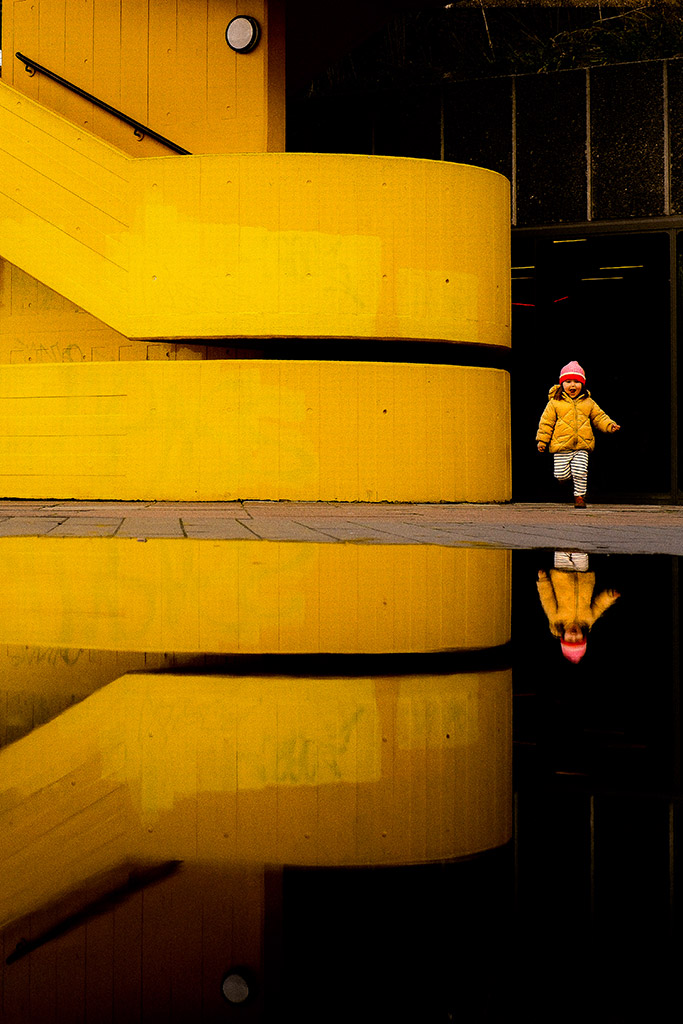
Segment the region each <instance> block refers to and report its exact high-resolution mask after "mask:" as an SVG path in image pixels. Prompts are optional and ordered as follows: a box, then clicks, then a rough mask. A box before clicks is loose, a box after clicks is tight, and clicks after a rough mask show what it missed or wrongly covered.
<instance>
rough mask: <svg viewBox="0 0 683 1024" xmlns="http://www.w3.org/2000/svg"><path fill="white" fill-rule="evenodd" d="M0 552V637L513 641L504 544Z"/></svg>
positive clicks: (70, 644)
mask: <svg viewBox="0 0 683 1024" xmlns="http://www.w3.org/2000/svg"><path fill="white" fill-rule="evenodd" d="M1 551H2V565H3V579H4V584H3V588H2V590H1V591H0V644H2V645H3V646H4V645H5V644H10V645H19V644H24V645H27V646H28V647H33V646H36V647H43V648H45V647H47V648H62V649H64V648H75V649H79V650H80V649H84V648H87V649H93V650H100V651H104V650H107V651H140V652H164V651H172V652H177V653H180V652H184V653H195V654H198V653H215V654H268V653H271V654H277V653H280V654H304V653H331V654H377V653H391V652H421V651H439V650H478V649H483V648H490V647H496V646H499V645H501V644H505V643H507V642H508V640H509V639H510V553H509V552H508V551H494V550H485V549H482V548H475V549H467V548H447V547H439V546H437V545H405V546H404V545H401V544H391V545H386V546H380V545H377V544H374V545H367V546H363V545H352V544H334V543H330V544H315V543H296V542H290V543H276V542H272V541H262V540H229V541H209V540H190V539H185V540H153V539H150V540H148V541H147V542H146V543H145V544H140V543H138V542H137V541H135V540H123V539H120V540H119V539H116V538H94V539H92V538H91V539H79V538H50V537H38V538H35V537H6V538H3V540H2V548H1ZM47 667H49V665H48V666H46V668H47ZM61 667H62V666H61V665H60V668H61ZM33 673H34V676H35V678H34V680H33V681H34V684H35V689H36V692H40V690H41V686H40V667H39V666H38V665H36V666H34V668H33ZM82 673H83V668H79V669H77V670H76V674H82ZM76 688H77V689H80V688H81V687H80V686H79V684H78V683H77V684H76ZM0 689H2V676H0ZM68 689H69V692H72V687H71V685H69V684H68Z"/></svg>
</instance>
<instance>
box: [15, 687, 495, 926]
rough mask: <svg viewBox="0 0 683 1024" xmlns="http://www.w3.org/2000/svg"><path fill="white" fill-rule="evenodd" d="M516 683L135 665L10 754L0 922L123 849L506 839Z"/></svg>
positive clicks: (290, 854) (278, 850)
mask: <svg viewBox="0 0 683 1024" xmlns="http://www.w3.org/2000/svg"><path fill="white" fill-rule="evenodd" d="M511 682H512V679H511V672H510V671H498V672H475V673H463V674H458V675H439V676H434V675H430V674H425V675H422V674H421V675H416V676H395V677H385V676H383V677H380V678H373V677H361V678H342V677H339V678H334V679H330V678H324V679H321V678H306V679H296V678H291V677H278V676H275V677H265V678H264V677H219V676H209V677H205V676H192V675H180V676H173V675H169V674H163V675H130V676H125V677H123V678H121V679H119V680H117V681H116V682H114V683H112V684H111V685H109V686H107V687H105V688H104V689H103V690H100V691H99V692H98V693H96V694H94V695H93V696H91V697H89V698H88V699H87V700H85V701H83V702H82V703H81V704H79V705H77V706H76V707H74V708H72V709H70V710H69V711H66V712H65V713H64V714H63V715H61V716H59V717H58V718H57V719H55V720H54V721H53V722H50V723H49V724H47V725H45V726H42V727H41V728H39V729H36V730H35V731H34V732H33V733H31V735H29V736H27V737H25V738H24V739H22V740H19V741H18V742H17V743H14V744H12V745H11V746H10V747H8V748H6V749H5V750H3V751H0V778H2V780H3V792H2V796H1V802H0V873H1V875H2V879H3V885H2V887H1V888H0V924H2V925H5V924H7V923H8V922H9V921H11V920H13V919H16V918H19V917H21V916H23V915H25V914H28V913H30V912H32V911H34V910H36V909H37V908H38V907H40V906H41V905H44V904H46V903H48V902H50V901H52V900H54V899H55V898H57V897H58V896H60V895H61V894H66V893H69V892H72V891H73V890H75V889H76V890H77V889H78V886H79V885H80V884H82V883H84V882H85V881H86V880H87V879H88V878H90V877H92V876H93V875H96V874H97V873H99V872H105V871H108V870H111V869H112V868H116V867H117V866H118V865H120V864H121V863H124V862H131V861H132V862H133V863H135V862H138V863H140V862H141V863H158V862H159V861H167V860H172V859H179V860H183V861H186V862H187V863H190V864H191V863H197V862H199V863H201V862H204V863H211V862H216V861H224V862H226V863H228V864H237V865H239V864H242V865H252V866H255V867H258V868H260V869H262V868H263V866H264V865H266V864H274V865H283V864H301V865H344V864H403V863H420V862H428V861H433V860H443V859H450V858H454V857H461V856H467V855H471V854H473V853H477V852H481V851H483V850H487V849H491V848H494V847H496V846H500V845H502V844H504V843H505V842H507V841H508V840H509V839H510V834H511ZM48 865H49V870H46V867H47V866H48Z"/></svg>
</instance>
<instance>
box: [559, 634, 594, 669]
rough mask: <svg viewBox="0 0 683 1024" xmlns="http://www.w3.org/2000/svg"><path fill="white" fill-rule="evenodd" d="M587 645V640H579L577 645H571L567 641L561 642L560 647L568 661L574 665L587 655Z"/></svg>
mask: <svg viewBox="0 0 683 1024" xmlns="http://www.w3.org/2000/svg"><path fill="white" fill-rule="evenodd" d="M587 646H588V645H587V643H586V641H585V640H579V641H578V642H577V643H569V642H568V641H566V640H560V647H561V648H562V653H563V654H564V656H565V658H566V659H567V661H571V662H572V663H573V664H574V665H578V663H579V662H580V661H581V659H582V658H583V656H584V654H585V653H586V647H587Z"/></svg>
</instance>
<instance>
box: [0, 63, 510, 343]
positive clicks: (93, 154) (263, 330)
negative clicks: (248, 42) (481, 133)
mask: <svg viewBox="0 0 683 1024" xmlns="http://www.w3.org/2000/svg"><path fill="white" fill-rule="evenodd" d="M0 183H1V184H0V256H2V257H3V258H4V259H5V260H7V261H8V262H9V263H11V264H13V265H14V266H16V267H18V268H19V269H20V270H23V271H24V272H25V273H26V274H29V275H30V276H31V277H33V278H36V279H37V280H38V281H40V282H41V283H43V284H44V285H46V286H47V287H49V288H51V289H52V290H53V291H55V292H57V293H58V294H59V295H61V296H64V297H65V298H66V299H68V300H69V301H70V302H71V303H74V304H75V305H76V306H78V307H80V308H82V309H85V310H87V311H88V312H89V313H91V314H92V315H93V316H95V317H97V318H98V319H99V320H100V321H102V322H103V323H105V324H107V325H108V326H109V327H110V328H112V329H113V330H115V331H117V332H119V334H121V335H123V336H124V337H126V338H138V339H144V338H149V339H152V338H161V339H178V338H181V339H192V340H194V341H199V340H200V339H218V338H253V337H274V338H277V337H283V338H288V337H306V338H321V339H325V338H346V337H348V338H387V339H417V340H443V341H452V342H466V343H473V344H484V345H501V346H508V345H509V343H510V328H509V323H510V315H509V314H510V295H509V268H510V248H509V247H510V238H509V186H508V182H507V180H506V179H505V178H503V177H502V176H501V175H498V174H495V173H494V172H492V171H488V170H483V169H481V168H477V167H471V166H465V165H462V164H451V163H445V162H439V161H429V160H413V159H404V158H392V157H368V156H336V155H320V154H297V153H244V154H240V155H230V154H227V155H220V154H217V155H205V156H192V157H181V156H169V157H159V158H151V159H149V160H135V159H134V158H132V157H129V156H126V155H125V154H124V153H122V152H121V151H120V150H118V149H115V148H113V147H112V146H110V145H108V144H107V143H106V142H104V141H102V140H101V139H98V138H97V137H96V136H95V135H92V134H90V133H89V132H88V131H86V130H85V129H80V128H77V127H76V126H75V125H73V124H71V123H69V122H68V121H66V120H65V119H64V118H62V117H60V116H59V115H57V114H54V113H53V112H51V111H49V110H48V109H47V108H45V107H43V106H42V105H40V104H38V103H36V102H35V101H34V100H32V99H30V98H29V97H28V96H25V95H23V94H21V93H18V92H16V91H15V90H13V89H11V88H9V87H8V86H7V85H6V84H4V83H2V84H0Z"/></svg>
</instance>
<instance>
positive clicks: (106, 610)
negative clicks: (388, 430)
mask: <svg viewBox="0 0 683 1024" xmlns="http://www.w3.org/2000/svg"><path fill="white" fill-rule="evenodd" d="M4 554H5V564H6V566H7V568H8V581H9V582H8V587H7V590H6V592H5V593H4V595H3V596H2V599H1V601H2V608H1V614H0V639H2V640H3V641H4V643H5V647H4V649H3V652H2V658H0V672H1V676H0V680H1V682H0V686H1V687H2V691H3V694H4V699H5V700H4V703H5V707H6V709H7V714H6V716H5V717H6V724H5V736H4V740H5V747H4V749H3V750H2V751H0V773H1V777H2V779H3V791H2V797H1V803H0V869H1V871H2V878H3V885H2V887H1V888H0V921H1V922H2V924H3V925H4V931H3V949H4V960H5V965H4V995H3V1000H4V1003H3V1012H4V1014H5V1017H3V1024H4V1020H5V1019H6V1020H7V1021H8V1022H9V1021H27V1020H31V1019H32V1015H34V1013H35V1008H36V1007H37V1006H42V1007H43V1014H44V1017H43V1018H42V1019H48V1018H49V1016H50V1015H51V1016H52V1018H53V1019H55V1020H59V1021H60V1022H61V1021H66V1020H71V1019H74V1020H76V1019H84V1020H96V1021H98V1024H99V1022H100V1021H109V1020H111V1021H119V1020H126V1021H128V1020H129V1019H130V1018H132V1019H142V1020H144V1021H148V1020H179V1021H188V1022H189V1021H214V1020H224V1019H226V1013H229V1012H231V1003H230V1001H226V992H227V993H228V994H229V995H230V996H232V995H233V994H234V993H238V994H239V993H241V994H242V995H244V994H245V992H246V991H247V989H248V991H249V998H247V999H245V1000H242V998H241V997H240V999H239V1000H237V1001H234V1000H233V1002H234V1003H235V1006H237V1005H238V1004H239V1012H240V1015H241V1016H243V1017H244V1018H245V1019H255V1020H256V1019H258V1020H261V1019H274V1018H275V1017H279V1015H280V1013H281V1012H282V1008H283V1007H284V1006H290V1007H293V1006H296V1007H297V1008H298V1013H299V1016H300V1017H302V1016H303V1017H305V1016H306V1014H307V1013H310V1014H312V1015H314V1016H316V1017H317V1016H318V1015H319V1013H320V1007H321V1005H324V1006H325V1007H326V1009H325V1013H324V1016H325V1018H326V1019H336V1018H337V1017H338V1016H339V1015H340V1014H342V1007H345V1009H344V1011H343V1013H344V1015H345V1014H347V1013H348V1012H349V1011H350V1010H351V1008H352V1007H353V1005H354V1004H355V1002H356V1001H357V996H358V992H357V981H356V980H354V981H353V982H352V983H351V987H350V988H349V990H348V991H347V992H346V994H345V995H342V994H341V993H339V992H338V991H337V996H336V998H335V1004H334V1007H333V1008H332V1009H331V1010H330V1011H329V1012H328V1011H327V1001H328V998H329V990H327V991H326V986H331V987H334V988H335V989H337V990H338V989H339V982H340V979H339V976H338V975H339V971H340V969H341V970H342V973H343V970H344V969H343V963H344V961H345V959H346V958H348V955H349V953H350V951H353V952H354V955H355V956H357V957H359V958H360V959H359V960H358V964H359V967H358V969H359V970H360V971H361V973H365V972H367V970H368V969H369V964H370V960H368V958H370V959H371V961H372V963H373V964H374V969H375V980H376V983H375V986H374V988H373V991H372V993H371V995H368V994H367V993H365V995H364V1006H365V1009H366V1010H369V1007H370V1006H373V1007H374V1010H373V1017H374V1019H379V1018H378V1017H377V1014H378V1013H379V1015H380V1018H381V1015H382V1014H383V1013H385V1012H388V1008H390V1007H394V1016H395V1014H396V1013H397V1012H399V1011H402V1009H404V1008H405V1007H406V1006H408V1005H412V1006H414V1007H415V1008H416V1007H417V1006H418V1005H419V1006H420V1007H422V1008H423V1009H424V1008H425V1007H426V1006H431V1005H432V1004H433V1005H434V1009H435V1011H436V1010H437V1009H438V1012H439V1014H442V1013H443V1012H444V1009H445V1007H446V1005H447V1004H448V1005H450V1004H451V1003H452V1001H453V992H452V991H451V989H450V984H449V983H448V981H447V978H448V975H449V973H450V967H449V963H450V961H451V959H452V957H453V956H454V955H455V953H456V949H455V947H454V946H453V944H452V942H451V941H450V940H448V941H445V940H444V929H443V927H442V925H443V924H445V923H446V919H444V918H443V916H442V911H443V907H444V906H446V905H449V906H451V908H452V909H451V913H452V912H454V911H457V914H458V916H459V918H460V919H461V920H464V919H465V917H468V918H471V919H474V917H475V903H476V915H477V916H478V914H479V913H480V908H481V903H480V901H479V900H478V899H476V900H475V893H479V894H481V893H486V894H487V895H486V896H485V899H486V901H487V902H488V901H489V900H490V894H491V893H492V892H493V890H494V889H496V888H499V885H497V883H496V879H497V878H498V876H499V871H500V869H499V868H498V867H497V865H498V864H499V856H500V851H507V849H508V848H509V842H510V838H511V835H512V732H511V717H512V673H511V668H510V664H509V655H510V649H509V640H510V554H509V552H504V551H486V550H483V549H479V550H465V549H446V548H438V547H424V548H423V547H416V546H403V545H391V546H387V547H378V546H367V547H366V546H358V545H332V544H330V545H315V544H272V543H267V542H256V541H254V542H222V543H214V542H201V541H188V540H183V541H180V542H179V541H149V542H147V543H145V544H138V543H136V542H134V541H133V542H130V541H123V542H121V543H118V542H113V543H112V542H111V541H105V542H104V543H103V542H102V541H101V540H96V541H90V542H84V541H73V542H72V541H70V540H69V541H65V540H63V539H61V540H59V541H56V542H51V541H48V540H46V539H44V538H43V539H41V540H40V541H35V540H30V539H23V538H22V539H16V538H12V539H10V542H9V543H8V544H7V547H6V549H4ZM166 645H169V647H168V648H167V646H166ZM168 649H170V650H172V652H173V653H168ZM468 865H469V867H468ZM492 865H496V867H495V869H494V867H493V866H492ZM455 872H457V874H456V873H455ZM368 873H369V874H368ZM492 879H493V882H492ZM444 886H445V889H446V890H447V891H444ZM456 891H457V892H459V893H460V895H459V897H458V898H457V900H455V904H454V903H453V900H454V894H455V892H456ZM342 893H343V894H344V896H343V898H342V897H341V894H342ZM427 893H429V900H428V902H427V903H425V902H424V900H425V897H426V894H427ZM363 894H365V895H363ZM340 901H341V902H340ZM502 905H503V904H502V903H501V904H500V906H499V907H498V909H496V913H499V912H500V907H502ZM325 906H326V907H327V908H328V910H327V912H326V913H325V914H324V915H323V917H322V918H321V917H320V913H321V910H322V908H323V907H325ZM467 907H469V910H466V908H467ZM399 908H400V912H398V911H399ZM349 914H351V916H349ZM448 930H449V931H450V925H449V928H448ZM472 934H473V933H472ZM342 936H343V937H344V941H343V943H342V945H340V942H341V938H342ZM371 936H374V939H372V940H370V937H371ZM368 943H369V944H368ZM378 944H379V946H380V947H381V949H380V950H378V949H377V945H378ZM342 947H343V948H342ZM448 949H450V953H449V955H448V956H447V957H446V955H445V951H446V950H448ZM332 950H336V952H335V953H334V955H333V956H332V959H330V954H331V951H332ZM325 951H326V952H325ZM390 951H391V952H390ZM409 951H410V959H411V963H412V969H417V965H420V966H419V970H420V972H422V973H426V972H428V971H429V972H432V971H433V970H434V964H435V963H437V962H438V963H439V964H440V967H439V979H438V984H437V985H436V987H433V988H430V991H429V992H428V993H426V994H425V993H424V992H423V991H422V984H421V983H419V984H418V986H417V988H416V989H415V990H414V991H413V992H406V991H404V989H403V985H402V980H401V979H402V977H403V978H405V976H406V974H405V971H406V968H407V967H408V966H409V965H408V964H407V963H406V956H407V955H408V952H409ZM342 955H343V958H342ZM461 955H465V954H464V952H463V953H462V954H461ZM467 956H469V953H468V954H467ZM66 963H68V965H69V966H68V968H67V970H66V975H67V976H68V977H69V981H68V982H67V981H66V980H65V978H64V977H63V974H62V970H61V966H62V965H65V964H66ZM380 965H381V967H380ZM74 972H75V975H74ZM74 977H76V978H77V979H78V980H77V983H74ZM226 978H227V979H228V980H227V981H226ZM247 978H248V979H249V980H248V981H247V980H246V979H247ZM297 978H300V979H302V980H303V979H305V986H304V991H303V992H299V991H297V983H296V979H297ZM239 979H242V980H239ZM323 979H327V981H324V980H323ZM293 983H294V984H293ZM437 993H438V995H437ZM416 1000H417V1002H416ZM103 1007H104V1009H103ZM305 1007H307V1009H304V1008H305ZM359 1016H360V1017H362V1016H363V1012H362V1011H361V1012H360V1014H359V1013H358V1012H357V1013H356V1017H359Z"/></svg>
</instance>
